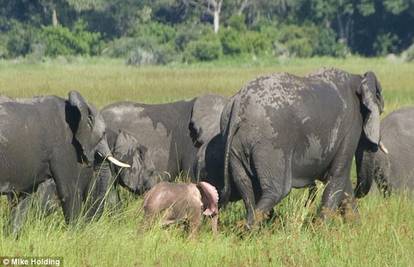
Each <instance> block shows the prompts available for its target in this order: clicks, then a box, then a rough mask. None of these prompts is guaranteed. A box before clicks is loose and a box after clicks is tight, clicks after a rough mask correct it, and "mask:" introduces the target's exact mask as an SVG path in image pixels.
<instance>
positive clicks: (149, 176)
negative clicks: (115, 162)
mask: <svg viewBox="0 0 414 267" xmlns="http://www.w3.org/2000/svg"><path fill="white" fill-rule="evenodd" d="M146 153H147V148H146V147H144V146H142V145H140V144H139V143H138V140H137V139H136V138H135V137H134V136H133V135H132V134H131V133H128V132H127V131H125V130H120V131H119V133H118V135H117V138H116V141H115V145H114V155H115V156H116V157H118V158H119V159H120V160H122V161H124V162H127V163H128V164H130V165H131V168H128V169H123V170H121V172H120V173H119V181H120V182H121V184H122V185H124V186H126V187H127V188H128V189H129V190H131V191H132V192H134V193H138V194H142V193H144V192H145V191H147V190H148V189H150V188H152V187H153V186H154V185H155V184H156V183H158V182H159V181H158V178H157V177H156V176H155V175H154V169H155V168H154V165H153V163H152V161H149V160H148V159H147V158H146Z"/></svg>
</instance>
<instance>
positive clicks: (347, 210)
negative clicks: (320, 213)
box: [339, 179, 358, 219]
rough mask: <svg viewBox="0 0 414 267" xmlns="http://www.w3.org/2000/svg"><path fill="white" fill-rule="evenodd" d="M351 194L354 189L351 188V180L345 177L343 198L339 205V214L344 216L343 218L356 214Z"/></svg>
mask: <svg viewBox="0 0 414 267" xmlns="http://www.w3.org/2000/svg"><path fill="white" fill-rule="evenodd" d="M353 194H354V190H353V188H352V183H351V180H350V179H347V180H346V183H345V190H344V195H343V199H342V202H341V204H340V206H339V208H340V211H341V214H342V215H343V216H344V217H345V219H351V218H352V217H355V215H357V214H358V212H357V209H356V202H355V199H354V198H353Z"/></svg>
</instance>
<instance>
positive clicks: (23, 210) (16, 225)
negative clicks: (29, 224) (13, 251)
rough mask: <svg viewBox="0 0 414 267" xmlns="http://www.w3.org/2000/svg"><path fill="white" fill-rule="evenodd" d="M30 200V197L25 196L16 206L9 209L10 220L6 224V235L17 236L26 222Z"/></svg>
mask: <svg viewBox="0 0 414 267" xmlns="http://www.w3.org/2000/svg"><path fill="white" fill-rule="evenodd" d="M31 200H32V198H31V196H26V197H24V198H21V199H19V201H18V203H17V205H16V206H14V207H12V208H11V212H10V220H9V222H8V224H6V227H7V230H6V231H5V233H6V235H9V234H10V235H12V236H13V237H17V236H18V235H19V233H20V231H21V229H22V227H23V225H24V223H25V222H26V218H27V213H28V211H29V208H30V204H31Z"/></svg>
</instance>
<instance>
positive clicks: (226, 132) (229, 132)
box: [220, 96, 240, 205]
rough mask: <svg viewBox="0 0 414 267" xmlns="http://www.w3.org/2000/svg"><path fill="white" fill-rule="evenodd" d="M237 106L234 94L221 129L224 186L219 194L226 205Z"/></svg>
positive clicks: (221, 202)
mask: <svg viewBox="0 0 414 267" xmlns="http://www.w3.org/2000/svg"><path fill="white" fill-rule="evenodd" d="M239 106H240V99H239V97H238V96H236V97H235V98H234V100H233V103H232V105H231V109H230V112H229V115H228V117H227V118H228V121H227V123H226V124H225V128H224V129H222V131H221V132H222V134H223V139H224V138H225V150H224V176H223V177H224V188H223V190H222V191H221V196H220V204H221V205H226V204H227V203H228V202H229V199H230V193H231V188H230V175H229V157H230V152H231V151H230V150H231V144H232V142H233V137H234V134H235V133H236V131H237V129H238V124H239V121H238V120H239V116H238V111H239ZM226 115H227V114H226V113H224V111H223V114H222V120H223V116H226Z"/></svg>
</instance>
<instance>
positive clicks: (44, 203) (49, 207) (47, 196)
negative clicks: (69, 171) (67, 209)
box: [36, 179, 60, 216]
mask: <svg viewBox="0 0 414 267" xmlns="http://www.w3.org/2000/svg"><path fill="white" fill-rule="evenodd" d="M36 195H38V197H39V205H40V209H41V211H42V213H43V214H42V215H43V216H49V215H50V214H51V213H52V212H54V211H55V210H56V209H57V208H58V207H59V204H60V203H59V199H58V197H57V191H56V184H55V182H54V181H53V180H52V179H49V180H46V181H45V182H43V183H41V184H40V185H39V186H38V188H37V192H36Z"/></svg>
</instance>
